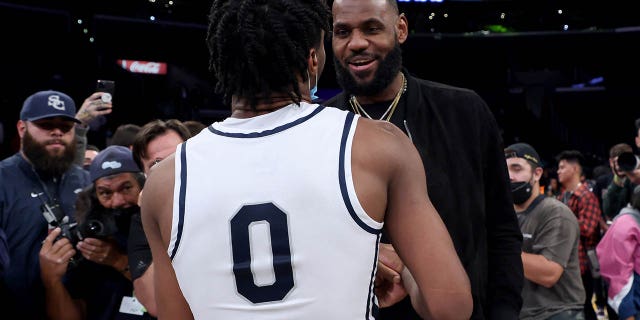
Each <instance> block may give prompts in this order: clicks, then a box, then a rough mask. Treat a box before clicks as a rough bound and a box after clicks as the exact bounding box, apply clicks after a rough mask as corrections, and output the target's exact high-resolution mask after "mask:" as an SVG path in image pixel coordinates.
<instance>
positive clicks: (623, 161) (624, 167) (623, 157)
mask: <svg viewBox="0 0 640 320" xmlns="http://www.w3.org/2000/svg"><path fill="white" fill-rule="evenodd" d="M617 161H618V168H619V169H620V172H630V171H633V170H635V169H638V166H640V157H638V156H637V155H635V154H633V153H632V152H623V153H621V154H620V155H619V156H618V160H617Z"/></svg>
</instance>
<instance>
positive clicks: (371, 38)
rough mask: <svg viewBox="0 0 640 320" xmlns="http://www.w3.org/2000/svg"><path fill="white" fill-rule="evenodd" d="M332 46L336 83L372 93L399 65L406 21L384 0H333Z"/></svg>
mask: <svg viewBox="0 0 640 320" xmlns="http://www.w3.org/2000/svg"><path fill="white" fill-rule="evenodd" d="M332 12H333V37H332V46H333V53H334V62H335V67H336V74H337V77H338V82H339V83H340V85H341V86H342V87H343V88H344V89H345V90H346V91H348V92H351V93H353V94H356V95H360V94H362V95H373V94H375V93H377V92H379V91H381V90H382V89H384V88H386V87H387V86H389V84H391V82H392V81H393V80H394V78H395V77H396V76H397V74H398V72H399V71H400V68H401V66H402V52H401V50H400V44H402V43H404V41H405V40H406V38H407V30H408V26H407V20H406V18H405V17H404V15H399V14H398V12H397V10H396V9H395V8H393V7H392V6H391V5H390V4H389V3H388V1H387V0H336V1H334V2H333V10H332Z"/></svg>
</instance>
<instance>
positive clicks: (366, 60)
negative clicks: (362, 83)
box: [347, 56, 376, 75]
mask: <svg viewBox="0 0 640 320" xmlns="http://www.w3.org/2000/svg"><path fill="white" fill-rule="evenodd" d="M375 62H376V59H375V57H372V56H355V57H352V58H349V59H347V65H348V66H349V69H350V70H351V71H352V72H353V73H354V74H356V75H364V73H368V72H371V71H373V65H374V64H375Z"/></svg>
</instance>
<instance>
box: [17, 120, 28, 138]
mask: <svg viewBox="0 0 640 320" xmlns="http://www.w3.org/2000/svg"><path fill="white" fill-rule="evenodd" d="M16 128H17V129H18V135H19V136H20V139H22V138H24V133H25V132H26V131H27V123H26V122H24V121H22V120H18V123H17V124H16Z"/></svg>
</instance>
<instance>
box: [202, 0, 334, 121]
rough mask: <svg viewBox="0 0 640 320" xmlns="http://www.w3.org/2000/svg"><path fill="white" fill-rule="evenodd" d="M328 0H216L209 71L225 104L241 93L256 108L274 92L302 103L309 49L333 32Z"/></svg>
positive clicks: (210, 31) (211, 21) (209, 35)
mask: <svg viewBox="0 0 640 320" xmlns="http://www.w3.org/2000/svg"><path fill="white" fill-rule="evenodd" d="M330 17H331V12H330V10H329V8H328V7H327V5H326V4H325V2H324V0H214V2H213V5H212V6H211V12H210V14H209V29H208V31H207V45H208V47H209V53H210V59H209V70H210V71H212V72H213V74H214V75H215V77H216V79H217V84H216V93H218V94H223V95H224V101H225V103H227V104H228V103H229V102H230V100H231V96H233V95H237V96H240V97H243V98H245V99H247V100H248V101H249V105H250V106H251V108H252V109H254V110H255V108H256V105H257V103H258V101H260V100H263V99H267V98H268V97H269V96H270V95H271V93H286V94H287V95H288V96H289V97H290V98H291V99H292V100H293V101H294V102H296V103H300V100H301V94H300V90H299V88H298V79H297V76H298V75H299V76H301V77H302V79H303V80H304V81H306V80H307V78H308V74H307V72H306V70H307V58H308V55H309V49H311V48H313V47H317V46H318V45H320V44H321V42H320V41H323V39H322V36H321V31H322V30H324V31H325V32H329V29H330V27H329V19H330Z"/></svg>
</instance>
